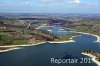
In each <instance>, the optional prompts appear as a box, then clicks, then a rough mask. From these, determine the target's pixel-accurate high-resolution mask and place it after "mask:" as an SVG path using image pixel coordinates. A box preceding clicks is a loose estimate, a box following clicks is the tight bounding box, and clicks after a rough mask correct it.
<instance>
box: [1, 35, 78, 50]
mask: <svg viewBox="0 0 100 66" xmlns="http://www.w3.org/2000/svg"><path fill="white" fill-rule="evenodd" d="M74 37H77V36H72V37H71V38H70V39H69V40H67V41H45V42H40V43H33V44H27V45H6V46H0V47H2V48H5V47H6V48H10V49H6V50H0V52H6V51H10V50H15V49H21V48H19V47H25V46H36V45H41V44H44V43H47V42H48V43H70V42H75V41H74V40H72V39H73V38H74Z"/></svg>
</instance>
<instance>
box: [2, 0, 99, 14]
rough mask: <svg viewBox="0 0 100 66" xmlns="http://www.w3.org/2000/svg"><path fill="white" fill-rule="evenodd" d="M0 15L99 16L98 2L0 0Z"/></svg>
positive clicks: (90, 0) (77, 0) (97, 0)
mask: <svg viewBox="0 0 100 66" xmlns="http://www.w3.org/2000/svg"><path fill="white" fill-rule="evenodd" d="M0 13H99V14H100V0H0Z"/></svg>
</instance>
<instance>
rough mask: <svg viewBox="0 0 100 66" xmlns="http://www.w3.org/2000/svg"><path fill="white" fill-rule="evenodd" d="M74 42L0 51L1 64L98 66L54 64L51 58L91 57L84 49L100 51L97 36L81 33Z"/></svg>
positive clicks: (92, 64) (20, 65)
mask: <svg viewBox="0 0 100 66" xmlns="http://www.w3.org/2000/svg"><path fill="white" fill-rule="evenodd" d="M73 40H75V41H76V42H74V43H61V44H53V43H52V44H50V43H45V44H42V45H37V46H30V47H24V48H23V49H18V50H12V51H9V52H4V53H0V66H97V65H96V64H95V63H75V64H68V63H65V64H53V63H51V60H50V59H51V58H61V59H63V58H77V59H80V58H89V57H87V56H84V55H82V54H81V53H82V51H84V50H95V51H100V43H97V42H94V41H96V37H94V36H91V35H85V34H81V35H80V36H79V37H75V38H73Z"/></svg>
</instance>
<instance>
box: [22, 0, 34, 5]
mask: <svg viewBox="0 0 100 66" xmlns="http://www.w3.org/2000/svg"><path fill="white" fill-rule="evenodd" d="M23 4H24V5H29V6H31V5H33V4H32V3H31V2H30V1H25V2H24V3H23Z"/></svg>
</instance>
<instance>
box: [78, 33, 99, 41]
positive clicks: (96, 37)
mask: <svg viewBox="0 0 100 66" xmlns="http://www.w3.org/2000/svg"><path fill="white" fill-rule="evenodd" d="M76 33H81V34H87V35H92V36H94V37H96V38H97V39H96V41H94V42H99V43H100V36H98V35H95V34H91V33H85V32H76Z"/></svg>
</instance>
